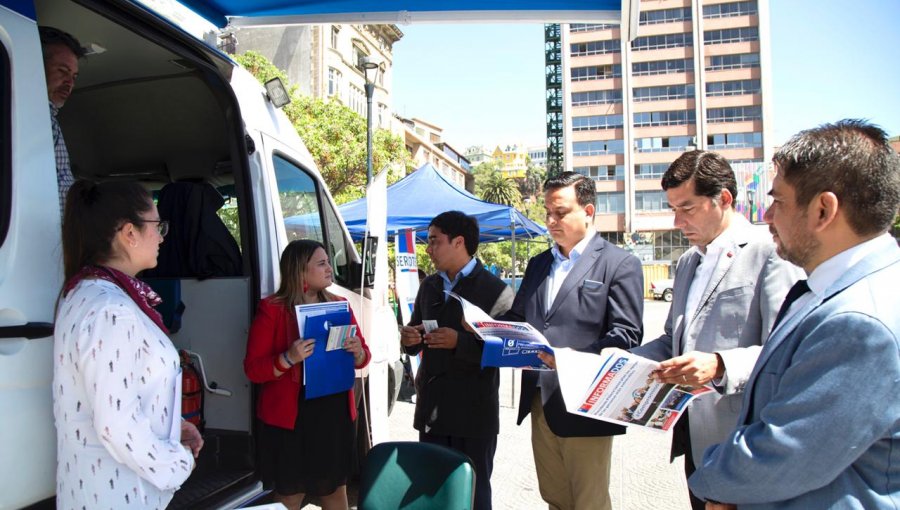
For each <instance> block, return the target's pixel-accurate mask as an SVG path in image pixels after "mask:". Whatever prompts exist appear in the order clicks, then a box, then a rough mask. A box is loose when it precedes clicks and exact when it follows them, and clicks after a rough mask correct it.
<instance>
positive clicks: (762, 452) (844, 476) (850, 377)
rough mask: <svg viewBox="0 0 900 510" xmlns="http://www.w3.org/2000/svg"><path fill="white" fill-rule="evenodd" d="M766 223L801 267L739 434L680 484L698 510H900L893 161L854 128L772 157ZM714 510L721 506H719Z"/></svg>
mask: <svg viewBox="0 0 900 510" xmlns="http://www.w3.org/2000/svg"><path fill="white" fill-rule="evenodd" d="M774 161H775V167H776V170H777V175H776V177H775V179H774V181H773V183H772V191H771V192H770V194H771V195H772V198H773V203H772V205H771V207H770V208H769V209H768V211H766V222H767V223H768V224H769V229H770V230H771V232H772V235H773V237H774V239H775V243H776V245H777V247H778V254H779V255H781V256H782V257H784V258H786V259H787V260H789V261H791V262H793V263H795V264H797V265H798V266H801V267H802V268H803V269H804V271H806V273H807V275H809V276H808V279H807V280H801V281H799V282H797V284H796V285H794V287H792V288H791V291H790V292H789V293H788V297H787V298H786V299H785V302H784V305H783V306H782V308H781V311H780V312H779V317H778V319H776V324H775V326H774V328H773V330H772V333H771V335H770V336H769V338H768V340H767V341H766V344H765V346H764V347H763V349H762V352H761V353H760V355H759V358H758V359H757V362H756V366H755V367H754V368H753V372H752V373H751V374H750V378H749V380H748V382H747V385H746V388H745V390H744V395H743V405H742V410H741V414H740V416H739V417H738V423H737V428H736V429H735V430H734V431H733V432H732V433H731V434H730V435H729V436H728V437H727V438H725V440H724V441H722V442H721V443H720V444H718V445H716V446H713V447H712V448H710V449H709V450H707V452H706V454H705V456H704V458H703V462H702V463H701V464H700V466H699V467H698V469H697V471H696V472H695V473H694V474H693V476H691V478H690V479H689V480H688V483H689V485H690V488H691V490H692V491H693V492H694V493H695V494H697V495H698V496H700V497H702V498H704V499H705V500H707V501H708V502H709V503H708V505H707V508H720V507H724V508H734V506H735V505H736V506H738V507H741V508H751V507H752V508H754V509H775V508H778V509H798V510H799V509H803V510H806V509H810V508H841V509H845V508H847V509H850V508H859V509H873V508H892V509H893V508H900V398H898V396H897V388H898V382H900V298H898V295H897V289H896V283H897V282H900V249H898V247H897V241H896V240H895V239H894V238H893V237H891V235H890V234H888V233H887V231H888V229H890V227H891V223H892V222H893V221H894V218H895V217H896V215H897V208H898V206H900V157H898V156H897V153H895V152H894V151H893V150H892V149H891V148H890V147H889V146H888V143H887V136H886V135H885V133H884V131H882V130H881V129H878V128H877V127H874V126H872V125H869V124H866V123H864V122H861V121H846V120H845V121H841V122H838V123H836V124H826V125H824V126H821V127H818V128H815V129H811V130H808V131H803V132H801V133H799V134H798V135H796V136H794V137H793V138H792V139H791V140H790V141H788V142H787V143H786V144H785V145H784V146H782V148H781V149H780V150H779V151H778V153H777V154H776V155H775V157H774ZM716 501H722V502H725V503H729V504H731V505H722V504H720V503H716Z"/></svg>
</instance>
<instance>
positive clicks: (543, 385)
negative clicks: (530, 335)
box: [503, 234, 644, 437]
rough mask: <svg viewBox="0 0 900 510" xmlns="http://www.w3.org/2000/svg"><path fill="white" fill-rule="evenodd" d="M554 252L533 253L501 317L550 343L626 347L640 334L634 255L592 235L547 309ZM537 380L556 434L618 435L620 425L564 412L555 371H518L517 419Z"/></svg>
mask: <svg viewBox="0 0 900 510" xmlns="http://www.w3.org/2000/svg"><path fill="white" fill-rule="evenodd" d="M552 263H553V254H552V253H551V251H550V250H547V251H544V252H542V253H540V254H539V255H537V256H535V257H533V258H532V259H531V260H530V261H529V263H528V268H527V269H526V270H525V277H524V278H523V280H522V285H521V287H519V292H518V293H517V294H516V299H515V301H513V305H512V308H511V309H510V310H509V312H507V313H506V315H504V317H503V318H504V319H505V320H513V321H526V322H528V323H530V324H531V325H532V326H534V327H535V328H537V329H538V330H539V331H540V332H541V333H543V334H544V336H545V337H547V340H548V341H549V342H550V345H552V346H553V347H570V348H572V349H575V350H578V351H584V352H594V353H599V352H600V350H601V349H603V348H605V347H618V348H620V349H630V348H632V347H635V346H637V345H640V343H641V338H642V336H643V323H642V318H643V311H644V296H643V294H644V274H643V271H642V270H641V263H640V261H639V260H638V259H637V257H635V256H634V255H632V254H630V253H628V252H626V251H625V250H623V249H621V248H618V247H616V246H615V245H612V244H610V243H609V242H607V241H606V240H604V239H603V238H602V237H600V235H599V234H598V235H595V236H594V237H593V239H591V241H590V243H589V244H588V246H587V247H586V248H585V250H584V253H583V254H582V255H581V257H579V258H578V260H577V261H576V262H575V264H574V266H573V267H572V270H571V272H570V273H569V274H568V276H567V277H566V279H565V280H564V281H563V283H562V286H561V287H560V289H559V292H558V293H557V295H556V299H554V301H553V304H552V305H551V306H550V308H549V310H548V309H547V277H548V276H549V275H550V268H551V264H552ZM538 385H540V393H541V401H542V403H543V407H544V416H545V417H546V419H547V424H548V425H549V426H550V430H552V431H553V433H554V434H556V435H557V436H560V437H591V436H611V435H615V434H623V433H624V432H625V428H624V427H622V426H619V425H614V424H611V423H607V422H602V421H598V420H594V419H591V418H585V417H583V416H576V415H574V414H571V413H569V412H568V411H566V406H565V403H564V401H563V398H562V393H561V392H560V389H559V379H558V378H557V375H556V372H555V371H542V372H538V371H533V370H523V371H522V392H521V395H520V398H519V418H518V423H522V420H524V419H525V417H526V416H528V413H529V412H531V403H532V401H533V400H534V396H535V392H537V391H538Z"/></svg>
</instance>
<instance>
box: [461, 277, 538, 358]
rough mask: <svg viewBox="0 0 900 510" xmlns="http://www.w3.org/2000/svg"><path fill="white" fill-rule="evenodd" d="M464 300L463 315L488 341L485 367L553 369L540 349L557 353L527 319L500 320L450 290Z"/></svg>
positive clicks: (480, 336)
mask: <svg viewBox="0 0 900 510" xmlns="http://www.w3.org/2000/svg"><path fill="white" fill-rule="evenodd" d="M447 294H449V295H450V296H451V297H454V298H456V299H458V300H459V302H460V303H462V309H463V317H464V319H465V321H466V324H468V325H469V328H471V329H472V331H473V332H474V333H475V334H476V335H477V336H478V338H480V339H482V340H484V350H483V352H482V354H481V366H482V367H513V368H523V369H526V370H550V367H548V366H547V365H545V364H544V362H543V361H541V358H539V357H538V353H539V352H546V353H548V354H553V349H552V348H551V347H550V343H549V342H547V339H546V338H544V335H542V334H541V332H540V331H538V330H536V329H534V326H532V325H531V324H528V323H527V322H508V321H498V320H494V319H493V318H491V316H490V315H488V314H487V313H485V312H484V310H482V309H481V308H478V307H477V306H475V305H473V304H472V303H470V302H468V301H467V300H466V299H465V298H463V297H462V296H459V295H457V294H455V293H453V292H447Z"/></svg>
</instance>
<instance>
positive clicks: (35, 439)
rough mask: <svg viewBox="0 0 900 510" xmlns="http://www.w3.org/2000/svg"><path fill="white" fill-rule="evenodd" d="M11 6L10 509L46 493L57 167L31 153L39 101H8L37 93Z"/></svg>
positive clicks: (6, 235)
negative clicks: (17, 170) (21, 170)
mask: <svg viewBox="0 0 900 510" xmlns="http://www.w3.org/2000/svg"><path fill="white" fill-rule="evenodd" d="M14 4H16V3H15V2H14ZM16 5H18V7H17V8H13V9H10V8H9V7H6V6H5V4H2V5H0V147H2V149H0V416H3V419H2V420H0V452H2V453H0V456H2V458H3V461H2V462H0V494H4V495H5V496H4V501H6V502H7V503H9V504H10V507H11V508H17V507H19V506H22V505H23V504H24V503H26V502H30V501H35V500H38V499H43V498H46V497H50V496H52V495H53V494H54V492H55V486H54V483H53V480H54V477H55V472H56V462H55V459H56V436H55V430H54V428H53V414H52V405H51V396H50V395H51V392H50V384H51V381H52V377H53V363H52V361H51V360H52V356H53V337H52V335H53V310H54V308H55V306H54V305H55V302H56V296H57V293H58V292H59V289H60V287H61V282H62V268H61V249H60V235H59V232H60V211H59V206H58V205H57V204H58V203H59V198H58V194H57V184H56V162H55V161H54V159H53V153H52V152H48V151H42V150H35V148H36V147H48V146H52V145H53V141H52V135H51V131H50V111H49V103H48V100H47V95H46V93H42V94H22V93H17V94H13V91H14V90H15V91H23V90H33V89H35V88H40V89H42V90H43V89H44V66H43V58H42V56H41V48H40V45H39V44H38V36H37V24H36V23H35V21H34V12H33V11H31V12H29V11H28V7H30V2H18V3H17V4H16ZM13 126H28V129H16V130H15V133H13V131H12V128H13ZM13 168H26V169H28V175H27V178H23V175H22V174H18V175H13V171H12V169H13ZM35 402H41V404H40V405H35ZM21 444H27V445H28V447H27V448H16V447H14V445H21Z"/></svg>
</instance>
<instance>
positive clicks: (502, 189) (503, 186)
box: [472, 161, 522, 207]
mask: <svg viewBox="0 0 900 510" xmlns="http://www.w3.org/2000/svg"><path fill="white" fill-rule="evenodd" d="M472 173H473V174H474V175H475V193H476V194H477V195H478V197H479V198H481V199H482V200H486V201H488V202H491V203H494V204H503V205H509V206H512V207H516V206H518V205H519V204H520V203H521V201H522V196H521V194H520V193H519V188H518V186H517V185H516V182H515V181H514V180H512V179H507V178H506V177H504V176H503V173H502V172H501V171H500V163H499V162H496V161H491V162H485V163H482V164H480V165H478V166H476V167H475V168H473V169H472Z"/></svg>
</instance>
